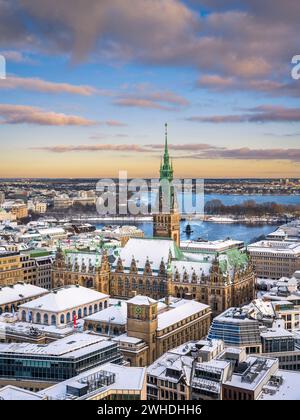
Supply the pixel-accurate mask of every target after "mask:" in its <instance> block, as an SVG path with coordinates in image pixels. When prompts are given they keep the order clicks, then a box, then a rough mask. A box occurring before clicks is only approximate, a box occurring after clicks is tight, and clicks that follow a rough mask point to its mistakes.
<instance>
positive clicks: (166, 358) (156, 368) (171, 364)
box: [147, 351, 193, 383]
mask: <svg viewBox="0 0 300 420" xmlns="http://www.w3.org/2000/svg"><path fill="white" fill-rule="evenodd" d="M192 363H193V358H192V357H190V356H184V355H179V354H176V353H173V352H172V351H169V352H167V353H164V354H163V355H162V356H161V357H160V358H159V359H157V360H155V362H153V363H152V365H150V366H149V367H148V368H147V373H148V375H152V376H156V377H159V378H160V380H168V381H170V382H175V383H178V382H179V381H180V379H181V378H184V379H185V381H186V382H187V383H189V381H190V374H191V370H192ZM171 370H172V371H177V372H178V375H177V376H176V377H175V376H174V375H172V374H170V371H171Z"/></svg>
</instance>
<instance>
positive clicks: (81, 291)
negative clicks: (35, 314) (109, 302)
mask: <svg viewBox="0 0 300 420" xmlns="http://www.w3.org/2000/svg"><path fill="white" fill-rule="evenodd" d="M108 297H109V296H108V295H106V294H104V293H100V292H97V291H96V290H92V289H88V288H86V287H81V286H77V285H76V286H66V287H63V288H61V289H55V290H53V291H51V292H50V293H48V294H47V295H45V296H42V297H40V298H38V299H35V300H33V301H31V302H27V303H24V304H23V305H20V309H32V310H37V309H40V310H41V311H47V312H62V311H66V310H69V309H72V308H77V307H78V306H83V305H88V304H90V303H93V302H96V301H99V300H103V299H108Z"/></svg>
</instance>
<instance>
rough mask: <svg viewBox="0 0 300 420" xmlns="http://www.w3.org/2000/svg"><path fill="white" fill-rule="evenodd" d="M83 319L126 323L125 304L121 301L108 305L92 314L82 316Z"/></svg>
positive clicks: (119, 323)
mask: <svg viewBox="0 0 300 420" xmlns="http://www.w3.org/2000/svg"><path fill="white" fill-rule="evenodd" d="M84 319H85V321H97V322H110V323H112V324H118V325H126V323H127V304H126V303H125V302H124V301H123V302H121V304H120V305H118V304H117V305H114V306H110V307H108V308H106V309H103V310H102V311H100V312H96V313H94V314H93V315H89V316H87V317H86V318H84Z"/></svg>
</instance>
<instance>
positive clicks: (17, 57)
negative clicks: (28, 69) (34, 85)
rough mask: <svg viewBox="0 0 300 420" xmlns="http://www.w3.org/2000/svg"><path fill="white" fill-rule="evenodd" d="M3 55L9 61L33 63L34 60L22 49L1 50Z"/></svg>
mask: <svg viewBox="0 0 300 420" xmlns="http://www.w3.org/2000/svg"><path fill="white" fill-rule="evenodd" d="M0 53H1V55H3V56H4V57H5V59H6V60H7V61H12V62H14V63H25V64H33V63H34V60H32V59H31V58H29V57H27V56H26V55H24V54H23V53H22V52H20V51H14V50H6V51H5V50H4V51H0Z"/></svg>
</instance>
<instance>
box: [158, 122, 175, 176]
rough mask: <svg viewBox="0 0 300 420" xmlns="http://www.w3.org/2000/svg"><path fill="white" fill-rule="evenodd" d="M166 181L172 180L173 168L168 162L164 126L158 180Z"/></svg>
mask: <svg viewBox="0 0 300 420" xmlns="http://www.w3.org/2000/svg"><path fill="white" fill-rule="evenodd" d="M162 179H167V180H168V181H169V182H171V181H172V180H173V168H172V164H171V162H170V157H169V150H168V124H167V123H166V124H165V151H164V156H163V161H162V163H161V165H160V180H162Z"/></svg>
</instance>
